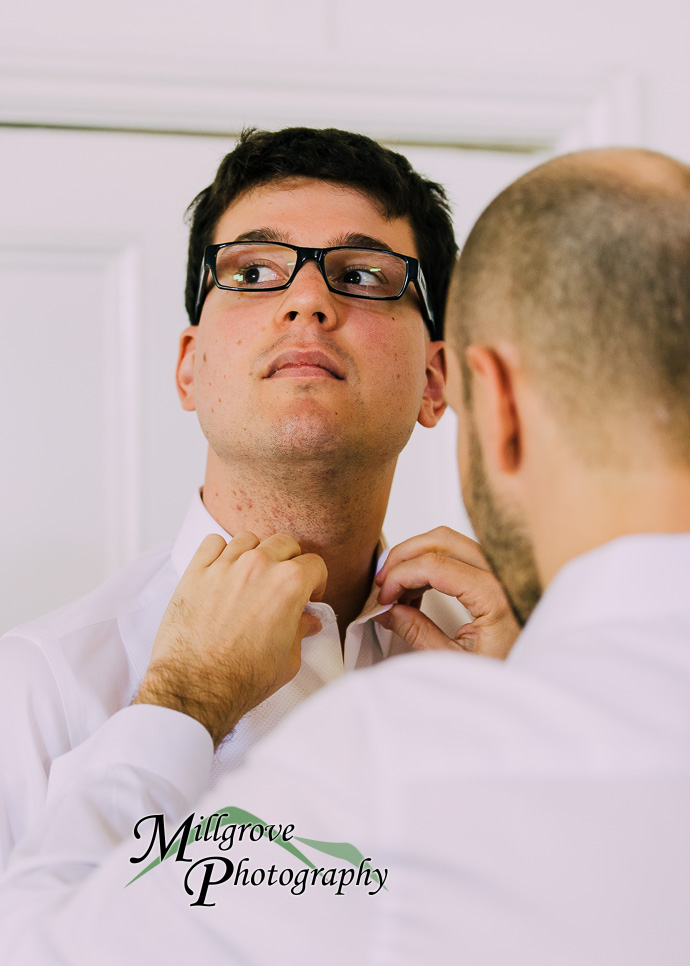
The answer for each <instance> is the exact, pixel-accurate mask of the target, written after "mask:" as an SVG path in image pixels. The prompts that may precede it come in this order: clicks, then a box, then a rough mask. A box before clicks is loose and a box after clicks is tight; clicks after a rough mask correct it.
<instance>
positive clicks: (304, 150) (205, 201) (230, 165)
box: [185, 127, 457, 338]
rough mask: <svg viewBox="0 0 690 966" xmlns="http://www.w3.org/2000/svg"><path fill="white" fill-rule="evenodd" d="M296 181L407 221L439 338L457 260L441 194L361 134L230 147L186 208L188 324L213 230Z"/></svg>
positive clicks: (304, 131)
mask: <svg viewBox="0 0 690 966" xmlns="http://www.w3.org/2000/svg"><path fill="white" fill-rule="evenodd" d="M300 177H303V178H315V179H317V180H319V181H328V182H331V183H333V184H339V185H345V186H347V187H349V188H355V189H356V190H358V191H361V192H363V193H364V194H366V195H368V196H369V197H370V198H371V199H372V201H373V202H374V204H376V205H377V206H378V207H379V208H380V209H381V211H382V213H383V214H384V216H385V217H386V218H406V219H407V220H408V222H409V224H410V226H411V228H412V233H413V235H414V239H415V243H416V245H417V252H418V255H419V261H420V263H421V266H422V270H423V272H424V276H425V278H426V281H427V285H428V290H429V299H430V303H431V308H432V310H433V312H434V315H435V317H436V326H437V332H438V333H439V334H438V338H441V337H442V336H441V334H440V333H441V331H442V324H443V310H444V308H445V302H446V296H447V291H448V284H449V281H450V273H451V270H452V267H453V262H454V260H455V256H456V254H457V245H456V242H455V236H454V233H453V223H452V221H451V216H450V209H449V205H448V199H447V197H446V193H445V191H444V189H443V188H442V187H441V185H439V184H436V183H435V182H433V181H429V180H428V179H427V178H424V177H423V176H422V175H420V174H418V173H417V172H416V171H415V170H414V169H413V167H412V165H411V164H410V162H409V161H408V160H407V158H405V157H403V155H401V154H398V153H397V152H396V151H391V150H390V149H389V148H386V147H384V146H383V145H381V144H378V143H377V142H376V141H373V140H372V139H371V138H368V137H365V136H364V135H362V134H352V133H350V132H348V131H339V130H336V129H335V128H328V129H324V130H319V129H314V128H306V127H292V128H285V129H284V130H282V131H274V132H271V131H258V130H255V129H248V130H245V131H243V132H242V134H241V135H240V138H239V141H238V142H237V146H236V147H235V148H234V150H232V151H231V152H230V153H229V154H227V155H226V156H225V157H224V158H223V160H222V161H221V163H220V167H219V168H218V171H217V173H216V177H215V179H214V181H213V184H211V185H209V186H208V187H207V188H204V190H203V191H201V192H199V194H198V195H197V196H196V198H195V199H194V201H193V202H192V203H191V205H190V206H189V208H188V215H189V216H190V219H191V228H190V235H189V252H188V259H187V284H186V289H185V306H186V309H187V314H188V315H189V318H190V321H191V322H192V323H194V321H195V319H194V304H195V301H196V296H197V291H198V288H199V272H200V268H201V260H202V257H203V254H204V249H205V248H206V246H207V245H210V244H212V243H213V234H214V231H215V229H216V225H217V224H218V221H219V220H220V218H221V217H222V215H223V214H224V213H225V212H226V211H227V209H228V207H229V206H230V205H231V204H232V203H233V202H234V201H235V200H237V198H239V197H240V195H242V194H244V193H245V192H246V191H249V190H250V189H252V188H257V187H260V186H262V185H266V184H270V183H280V182H281V181H289V180H290V179H292V178H300ZM224 240H225V241H232V239H229V238H228V239H224ZM402 254H409V252H403V253H402Z"/></svg>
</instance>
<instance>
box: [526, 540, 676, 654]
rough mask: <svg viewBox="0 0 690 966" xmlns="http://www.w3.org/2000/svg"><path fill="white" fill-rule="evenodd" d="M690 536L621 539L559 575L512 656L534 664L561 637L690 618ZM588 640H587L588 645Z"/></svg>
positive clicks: (576, 561)
mask: <svg viewBox="0 0 690 966" xmlns="http://www.w3.org/2000/svg"><path fill="white" fill-rule="evenodd" d="M689 586H690V533H670V534H666V533H664V534H657V533H644V534H631V535H628V536H624V537H618V538H617V539H615V540H612V541H611V542H609V543H606V544H604V545H603V546H601V547H597V548H596V549H594V550H590V551H589V552H588V553H585V554H582V555H581V556H579V557H575V558H574V559H573V560H570V561H569V562H568V563H567V564H565V566H564V567H562V568H561V570H560V571H559V572H558V573H557V574H556V576H555V577H554V579H553V580H552V581H551V583H550V584H549V586H548V587H547V588H546V590H545V591H544V594H543V596H542V598H541V600H540V601H539V603H538V605H537V606H536V608H535V609H534V613H533V614H532V616H531V617H530V619H529V620H528V621H527V624H526V625H525V628H524V630H523V631H522V633H521V634H520V637H519V638H518V640H517V643H516V645H515V647H514V648H513V650H512V651H511V654H510V658H509V660H511V662H512V661H513V660H522V659H529V657H530V655H536V654H538V653H539V652H540V651H541V650H542V649H543V648H545V647H553V646H555V645H556V643H557V638H558V635H559V634H562V633H564V632H565V631H569V630H573V629H575V630H577V629H578V628H582V629H583V630H585V629H586V628H589V627H592V626H593V625H601V624H602V623H613V622H621V621H622V622H632V623H635V624H639V622H640V621H645V620H646V621H649V620H650V619H651V620H654V619H657V618H658V617H659V616H660V615H662V616H663V617H664V619H668V618H673V617H674V616H675V615H678V616H679V617H683V618H684V619H685V620H686V621H687V620H688V617H689V616H690V592H689V590H688V588H689ZM588 640H589V636H588V635H587V634H583V635H582V641H583V643H585V642H587V641H588Z"/></svg>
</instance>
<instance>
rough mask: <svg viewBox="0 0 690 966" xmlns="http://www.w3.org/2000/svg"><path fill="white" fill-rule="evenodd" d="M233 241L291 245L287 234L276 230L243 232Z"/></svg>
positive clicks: (259, 229)
mask: <svg viewBox="0 0 690 966" xmlns="http://www.w3.org/2000/svg"><path fill="white" fill-rule="evenodd" d="M235 241H238V242H243V241H258V242H275V243H277V244H281V242H282V243H285V242H287V244H288V245H289V244H291V243H292V242H291V238H290V234H289V232H284V231H278V230H277V229H276V228H253V229H252V230H251V231H243V232H242V234H241V235H238V236H237V238H236V239H235Z"/></svg>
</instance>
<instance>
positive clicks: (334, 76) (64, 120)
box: [0, 50, 642, 152]
mask: <svg viewBox="0 0 690 966" xmlns="http://www.w3.org/2000/svg"><path fill="white" fill-rule="evenodd" d="M639 86H640V85H639V81H638V78H637V77H636V76H635V75H634V74H632V73H630V72H628V71H620V70H612V71H611V72H609V73H607V74H603V75H602V74H597V75H588V74H579V75H577V76H565V75H563V76H559V75H548V74H543V75H538V76H537V75H533V76H530V75H529V74H526V73H522V72H520V73H511V72H505V73H488V72H487V73H463V72H451V71H447V70H446V71H442V70H439V71H434V72H430V71H429V70H428V68H427V67H424V66H422V65H419V66H415V65H412V66H406V67H405V69H404V70H403V69H397V70H395V69H393V70H391V69H390V68H389V67H385V68H378V69H375V68H367V67H363V66H362V65H361V64H357V65H354V64H353V65H349V66H348V65H346V64H338V65H334V66H329V68H328V72H327V75H325V74H324V72H323V71H322V72H321V73H320V75H319V77H318V80H316V81H315V78H314V71H313V70H312V69H308V68H304V69H302V68H299V67H295V65H293V64H290V65H289V66H287V65H283V64H280V63H277V64H276V63H273V64H271V63H262V64H261V65H259V66H256V67H254V66H251V67H250V66H247V65H228V64H227V62H214V61H213V60H208V59H206V58H204V59H197V60H194V59H192V60H186V61H185V62H184V63H180V59H179V58H168V57H163V56H160V55H158V56H153V57H150V56H143V55H139V54H136V55H135V54H130V55H124V54H117V55H116V54H113V53H108V54H103V53H98V54H94V53H87V52H78V53H72V54H69V56H67V55H66V54H63V53H56V52H50V51H43V52H38V51H30V52H29V51H24V52H16V51H7V50H6V51H4V52H3V51H2V50H0V104H1V105H2V107H0V123H4V124H17V125H38V126H58V127H77V128H97V129H106V130H129V131H152V132H155V131H158V132H170V133H184V134H207V135H225V136H227V135H228V134H233V133H235V134H236V133H237V132H238V131H240V130H241V128H242V127H243V126H245V125H247V124H252V125H258V126H261V127H265V128H269V129H275V128H279V127H283V126H285V125H288V124H300V125H307V126H311V127H328V126H337V127H342V128H345V129H352V130H357V131H362V132H364V133H367V134H370V135H372V136H374V137H376V138H378V139H380V140H394V141H400V142H404V143H408V144H410V143H426V144H446V145H453V146H458V147H478V148H485V149H494V150H495V149H504V150H513V151H516V150H517V151H525V152H536V151H540V152H543V151H547V152H562V151H568V150H574V149H577V148H585V147H595V146H598V145H602V144H636V143H640V139H641V133H642V132H641V125H640V118H641V112H640V94H639Z"/></svg>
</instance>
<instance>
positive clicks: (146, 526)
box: [0, 129, 535, 630]
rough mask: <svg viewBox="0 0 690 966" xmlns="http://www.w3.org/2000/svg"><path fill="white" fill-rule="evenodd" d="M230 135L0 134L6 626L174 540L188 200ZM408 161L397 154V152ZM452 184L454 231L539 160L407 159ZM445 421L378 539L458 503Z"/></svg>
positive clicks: (191, 441) (404, 469)
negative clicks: (176, 379)
mask: <svg viewBox="0 0 690 966" xmlns="http://www.w3.org/2000/svg"><path fill="white" fill-rule="evenodd" d="M230 147H231V141H230V140H229V139H227V140H226V139H219V138H203V137H179V136H178V137H173V136H167V135H146V134H121V133H95V132H75V131H49V130H45V131H41V130H21V129H17V130H13V129H0V158H1V159H2V162H1V164H2V168H1V170H2V177H1V178H0V212H1V214H0V331H1V333H2V346H3V350H4V357H5V366H4V372H3V380H2V384H1V388H0V393H1V396H0V399H1V401H2V408H1V409H0V446H1V447H2V450H1V452H2V473H1V474H0V500H1V502H0V526H1V533H2V541H1V543H0V579H1V581H2V583H1V586H2V595H1V598H0V630H3V629H5V628H8V627H10V626H12V625H13V624H15V623H17V622H18V621H20V620H24V619H26V618H29V617H31V616H36V615H38V614H39V613H41V612H44V611H45V610H48V609H50V608H52V607H56V606H58V605H60V604H61V603H64V602H66V601H68V600H69V599H71V598H73V597H75V596H77V595H79V594H81V593H84V592H86V591H87V590H89V589H90V588H91V587H92V586H94V585H95V584H96V583H97V582H99V581H100V580H102V579H103V578H104V577H106V576H107V575H108V574H109V573H112V572H113V570H115V569H116V568H117V567H119V566H121V565H122V564H123V563H124V562H125V561H126V560H127V559H129V558H131V557H133V556H134V555H136V554H137V553H138V552H139V551H140V550H142V549H145V548H146V547H148V546H151V545H153V544H155V543H159V542H161V541H164V540H169V539H171V538H172V537H173V536H174V534H175V531H176V529H177V526H178V525H179V522H180V518H181V515H182V513H183V512H184V508H185V505H186V503H187V501H188V499H189V496H190V493H191V492H192V490H193V488H194V487H196V486H198V485H199V484H200V482H201V481H202V478H203V467H204V455H205V441H204V439H203V437H202V435H201V431H200V430H199V428H198V424H197V422H196V418H195V417H194V415H193V414H189V413H183V412H182V411H181V410H180V408H179V405H178V402H177V397H176V393H175V388H174V379H173V374H174V368H175V361H176V355H177V340H178V336H179V334H180V332H181V331H182V329H183V328H184V327H185V326H186V324H187V321H186V315H185V312H184V304H183V291H184V274H185V260H186V237H187V230H186V227H185V225H184V221H183V215H184V211H185V208H186V206H187V204H188V203H189V202H190V200H191V199H192V198H193V197H194V195H195V194H196V193H197V191H199V190H200V189H201V188H202V187H204V186H205V185H206V184H208V183H209V181H210V180H211V179H212V177H213V174H214V171H215V168H216V166H217V163H218V160H219V159H220V157H221V156H222V155H223V154H224V153H225V152H226V151H227V150H228V149H229V148H230ZM400 149H401V150H404V149H403V148H400ZM406 153H408V154H409V156H410V157H411V159H412V161H413V163H415V164H416V165H418V167H419V168H420V169H421V170H423V171H424V172H425V173H427V174H428V175H429V176H431V177H433V178H435V179H436V180H441V181H443V182H444V183H445V184H447V186H448V187H449V190H450V194H451V197H452V199H453V201H454V203H455V206H456V211H457V221H458V232H459V235H460V236H464V235H465V234H466V232H467V230H468V228H469V226H470V223H471V221H472V220H473V219H474V217H475V215H476V214H478V213H479V211H480V210H481V208H482V207H483V206H484V204H485V203H486V202H487V201H488V200H489V199H490V197H492V195H493V194H495V193H496V191H497V190H498V189H499V188H501V187H503V186H504V185H505V184H507V183H508V182H509V181H510V180H512V178H513V177H515V176H516V175H517V174H518V173H520V172H521V171H523V170H525V169H526V168H527V167H529V166H531V165H532V164H533V163H534V161H535V159H534V158H533V157H529V156H525V155H506V154H503V155H485V154H481V153H478V152H460V151H455V150H449V149H443V148H441V149H422V148H410V149H409V151H407V152H406ZM453 418H454V417H453V416H452V414H450V413H449V414H448V415H446V416H445V417H444V419H443V420H442V422H441V425H440V426H439V427H438V429H436V430H422V429H421V428H418V430H416V431H415V434H414V435H413V439H412V441H411V443H410V445H409V447H408V449H407V450H406V451H405V452H404V454H403V456H402V458H401V461H400V472H399V474H398V477H397V478H396V482H395V484H394V492H393V496H392V501H391V507H390V511H389V514H388V518H387V521H386V532H387V535H388V538H389V540H390V541H391V542H393V543H395V542H397V541H398V540H399V539H402V538H404V537H405V536H408V535H411V534H413V533H416V532H420V531H421V530H424V529H428V528H430V527H431V526H435V525H437V524H438V523H449V524H450V525H454V526H456V527H457V528H459V529H465V530H467V528H468V524H467V522H466V520H465V518H464V515H463V513H462V512H461V510H460V507H459V501H458V498H457V492H456V486H457V483H456V470H455V462H454V457H453V445H454V425H453Z"/></svg>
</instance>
